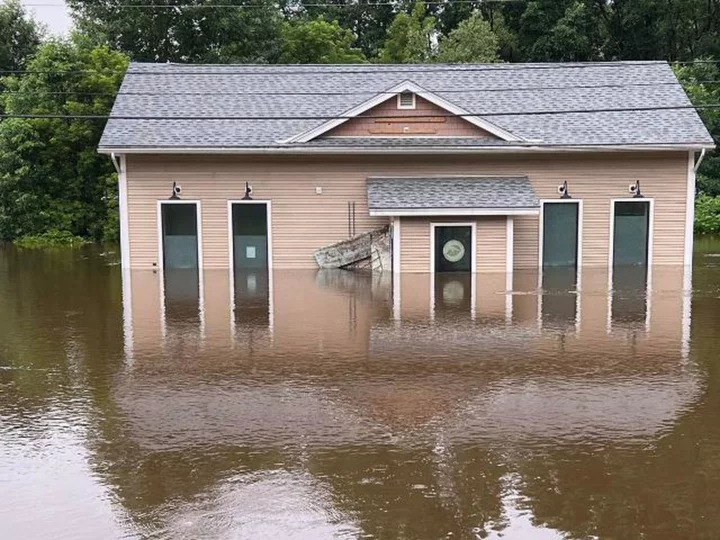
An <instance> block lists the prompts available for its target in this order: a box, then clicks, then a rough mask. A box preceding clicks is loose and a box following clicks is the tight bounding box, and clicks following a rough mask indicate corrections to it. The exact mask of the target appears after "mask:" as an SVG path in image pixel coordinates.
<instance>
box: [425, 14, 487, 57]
mask: <svg viewBox="0 0 720 540" xmlns="http://www.w3.org/2000/svg"><path fill="white" fill-rule="evenodd" d="M437 60H438V61H439V62H497V61H498V38H497V36H496V35H495V33H494V32H493V31H492V29H491V28H490V24H489V23H488V22H487V21H486V20H485V19H483V18H482V15H480V13H479V12H476V13H473V14H472V15H471V16H470V18H468V19H465V20H464V21H463V22H461V23H460V24H459V25H458V26H457V28H455V29H454V30H453V31H452V32H450V35H448V36H447V37H443V38H442V39H441V40H440V48H439V52H438V56H437Z"/></svg>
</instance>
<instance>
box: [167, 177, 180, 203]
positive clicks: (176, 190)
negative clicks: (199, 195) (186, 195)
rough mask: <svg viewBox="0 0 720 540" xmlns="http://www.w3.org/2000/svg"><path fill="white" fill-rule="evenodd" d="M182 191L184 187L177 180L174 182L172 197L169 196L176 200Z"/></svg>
mask: <svg viewBox="0 0 720 540" xmlns="http://www.w3.org/2000/svg"><path fill="white" fill-rule="evenodd" d="M181 193H182V187H181V186H180V184H178V183H177V182H173V187H172V194H171V195H170V197H168V198H169V199H170V200H171V201H174V200H176V199H179V198H180V194H181Z"/></svg>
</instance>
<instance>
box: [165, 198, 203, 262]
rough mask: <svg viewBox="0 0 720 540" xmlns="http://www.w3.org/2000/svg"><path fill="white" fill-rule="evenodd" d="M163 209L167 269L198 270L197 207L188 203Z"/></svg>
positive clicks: (170, 205) (168, 205)
mask: <svg viewBox="0 0 720 540" xmlns="http://www.w3.org/2000/svg"><path fill="white" fill-rule="evenodd" d="M161 208H162V227H163V231H162V233H163V262H164V266H165V268H197V267H198V245H197V241H198V238H197V207H196V206H195V204H190V203H187V204H163V205H162V206H161Z"/></svg>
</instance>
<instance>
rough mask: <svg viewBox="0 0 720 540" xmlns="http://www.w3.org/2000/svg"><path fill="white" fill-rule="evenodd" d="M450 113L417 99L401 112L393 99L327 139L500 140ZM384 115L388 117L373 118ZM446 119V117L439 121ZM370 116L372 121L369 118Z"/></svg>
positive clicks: (332, 133) (331, 131)
mask: <svg viewBox="0 0 720 540" xmlns="http://www.w3.org/2000/svg"><path fill="white" fill-rule="evenodd" d="M448 114H450V113H449V112H448V111H446V110H445V109H443V108H441V107H438V106H437V105H435V104H434V103H430V102H429V101H428V100H426V99H424V98H421V97H420V96H415V109H398V108H397V97H396V96H393V97H391V98H390V99H388V100H387V101H384V102H383V103H381V104H380V105H377V106H376V107H373V108H372V109H369V110H367V111H365V112H364V113H362V114H361V115H359V116H358V117H357V118H354V119H352V120H348V121H347V122H345V123H343V124H342V125H340V126H338V127H336V128H334V129H332V130H330V131H329V132H327V133H326V134H325V135H323V136H324V137H396V136H397V137H403V136H405V137H407V136H420V135H422V136H430V137H488V138H492V139H497V137H495V135H492V134H491V133H488V132H487V131H485V130H484V129H481V128H479V127H477V126H475V125H473V124H471V123H470V122H468V121H467V120H465V119H463V118H459V117H447V116H446V115H448ZM376 116H383V117H384V118H373V117H376ZM438 116H445V117H444V118H437V117H438ZM368 117H370V118H368Z"/></svg>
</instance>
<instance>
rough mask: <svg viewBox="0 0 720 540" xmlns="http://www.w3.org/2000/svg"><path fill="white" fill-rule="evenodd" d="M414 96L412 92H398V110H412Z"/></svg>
mask: <svg viewBox="0 0 720 540" xmlns="http://www.w3.org/2000/svg"><path fill="white" fill-rule="evenodd" d="M414 108H415V94H413V93H412V92H400V93H399V94H398V109H414Z"/></svg>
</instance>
